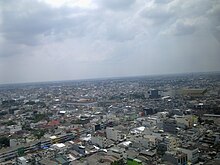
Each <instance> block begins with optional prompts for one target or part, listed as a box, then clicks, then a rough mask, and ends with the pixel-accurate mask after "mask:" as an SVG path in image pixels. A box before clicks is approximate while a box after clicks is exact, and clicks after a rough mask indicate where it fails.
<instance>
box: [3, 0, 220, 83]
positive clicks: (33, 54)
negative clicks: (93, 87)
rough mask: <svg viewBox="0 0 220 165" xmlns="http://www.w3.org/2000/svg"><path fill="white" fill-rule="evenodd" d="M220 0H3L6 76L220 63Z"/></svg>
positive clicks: (154, 70) (46, 77) (55, 77)
mask: <svg viewBox="0 0 220 165" xmlns="http://www.w3.org/2000/svg"><path fill="white" fill-rule="evenodd" d="M219 53H220V3H219V1H217V0H194V1H181V0H149V1H142V0H74V1H71V0H21V1H19V3H18V2H17V1H13V0H7V1H1V2H0V84H8V83H25V82H45V81H62V80H79V79H94V78H109V77H130V76H141V75H143V76H144V75H145V76H147V75H163V74H181V73H193V72H211V71H220V65H219V61H220V54H219Z"/></svg>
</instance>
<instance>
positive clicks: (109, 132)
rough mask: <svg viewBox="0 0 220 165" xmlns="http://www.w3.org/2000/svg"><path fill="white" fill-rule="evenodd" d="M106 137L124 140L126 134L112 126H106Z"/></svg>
mask: <svg viewBox="0 0 220 165" xmlns="http://www.w3.org/2000/svg"><path fill="white" fill-rule="evenodd" d="M106 137H107V139H110V140H113V141H122V140H123V139H124V137H125V136H124V135H123V134H122V132H121V131H119V130H116V129H114V128H112V127H107V128H106Z"/></svg>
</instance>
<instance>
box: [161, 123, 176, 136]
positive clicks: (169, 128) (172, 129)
mask: <svg viewBox="0 0 220 165" xmlns="http://www.w3.org/2000/svg"><path fill="white" fill-rule="evenodd" d="M163 130H164V132H168V133H171V134H177V123H176V120H174V119H166V120H164V121H163Z"/></svg>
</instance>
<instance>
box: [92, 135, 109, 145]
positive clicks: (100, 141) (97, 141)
mask: <svg viewBox="0 0 220 165" xmlns="http://www.w3.org/2000/svg"><path fill="white" fill-rule="evenodd" d="M91 142H92V143H93V144H96V145H98V146H99V147H101V148H105V147H107V139H106V138H105V137H102V136H99V135H95V136H92V137H91Z"/></svg>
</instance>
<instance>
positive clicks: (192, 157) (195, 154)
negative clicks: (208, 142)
mask: <svg viewBox="0 0 220 165" xmlns="http://www.w3.org/2000/svg"><path fill="white" fill-rule="evenodd" d="M178 150H179V151H181V152H183V153H185V154H187V158H188V160H189V161H190V162H191V163H192V164H194V163H196V162H197V161H198V158H199V149H198V148H193V147H187V148H178Z"/></svg>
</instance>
